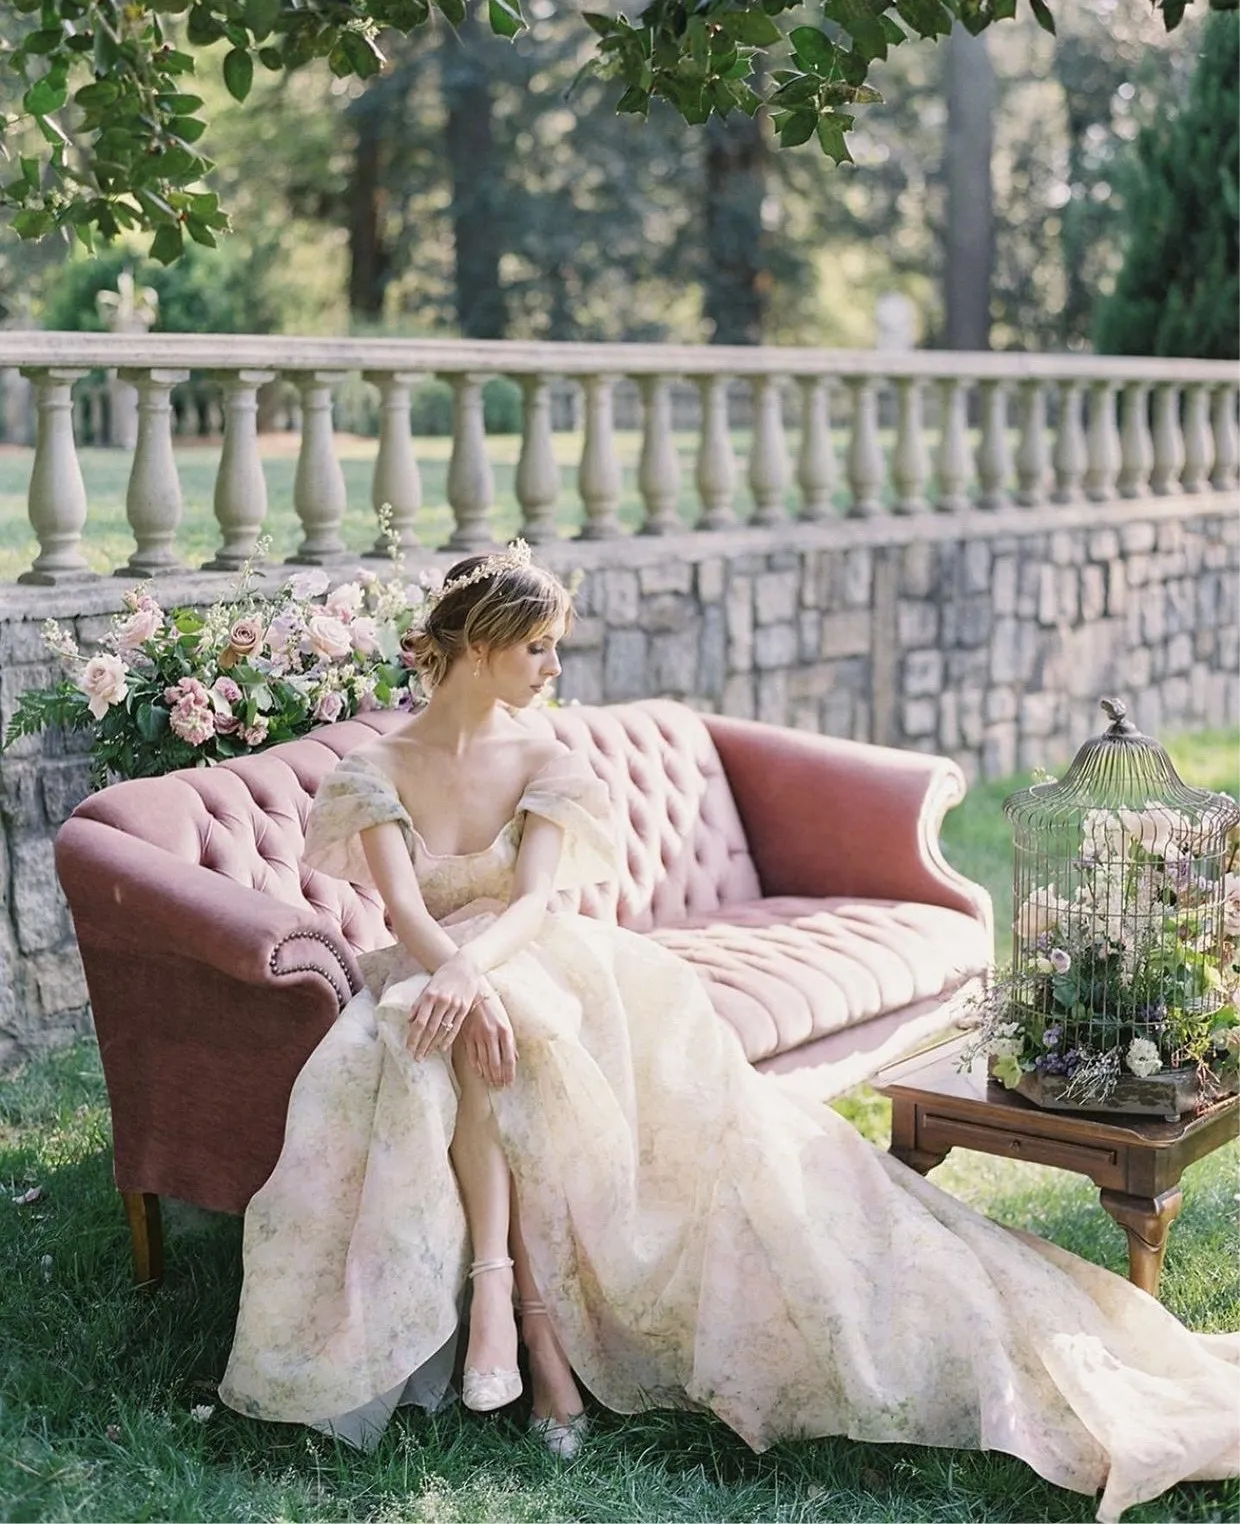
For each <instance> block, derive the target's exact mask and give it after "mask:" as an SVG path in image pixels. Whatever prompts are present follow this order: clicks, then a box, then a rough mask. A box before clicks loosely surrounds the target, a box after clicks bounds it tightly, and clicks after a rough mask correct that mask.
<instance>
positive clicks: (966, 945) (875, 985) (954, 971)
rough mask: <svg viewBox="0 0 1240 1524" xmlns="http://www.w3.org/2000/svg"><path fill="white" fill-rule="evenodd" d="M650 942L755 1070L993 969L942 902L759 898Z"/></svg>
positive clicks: (970, 928)
mask: <svg viewBox="0 0 1240 1524" xmlns="http://www.w3.org/2000/svg"><path fill="white" fill-rule="evenodd" d="M651 935H652V936H653V937H654V939H655V940H656V941H658V942H660V943H661V944H662V945H663V946H664V947H667V948H670V949H671V950H672V951H673V952H676V953H679V954H680V956H681V957H682V958H685V959H687V960H688V962H690V963H692V964H693V966H694V968H695V969H696V970H697V972H698V974H699V976H700V977H701V979H702V981H703V983H704V984H705V985H706V988H707V991H708V993H709V995H710V998H711V1001H712V1003H713V1004H714V1007H715V1009H716V1010H717V1011H718V1012H719V1014H720V1015H721V1016H722V1017H724V1019H725V1020H726V1021H728V1022H729V1023H730V1025H731V1026H732V1027H733V1028H734V1029H735V1030H736V1033H737V1036H738V1037H739V1038H740V1040H741V1045H742V1047H743V1048H744V1050H745V1056H746V1057H747V1058H748V1059H749V1060H750V1062H751V1063H753V1062H756V1061H758V1060H759V1059H764V1058H770V1057H771V1056H773V1055H774V1054H776V1053H783V1052H786V1051H787V1050H789V1049H791V1048H796V1047H799V1046H800V1045H801V1044H802V1043H806V1042H812V1041H813V1040H814V1039H816V1038H819V1037H823V1036H826V1035H828V1034H829V1033H832V1032H837V1031H841V1030H843V1029H844V1028H845V1027H849V1026H854V1025H856V1024H857V1023H859V1022H864V1021H869V1020H870V1019H872V1018H873V1017H875V1016H879V1015H881V1014H883V1013H884V1012H887V1011H896V1010H899V1009H900V1008H901V1007H903V1006H907V1005H911V1004H913V1002H915V1001H918V1000H924V999H927V998H932V997H934V996H938V995H943V994H948V993H950V992H951V991H953V990H955V989H956V988H958V987H959V985H961V984H962V983H964V981H965V980H966V979H969V978H971V977H973V976H974V975H976V974H980V973H983V972H985V971H986V970H987V969H988V968H989V966H990V958H991V949H990V937H989V934H988V932H987V930H986V928H985V927H984V926H983V925H982V924H981V923H980V922H979V921H977V920H975V919H973V918H972V917H971V916H967V915H963V914H962V913H961V912H960V911H958V910H947V909H944V908H943V907H942V906H939V905H917V904H897V903H894V902H891V901H886V900H862V899H820V900H815V899H795V898H781V899H755V900H753V901H750V902H749V903H747V904H739V905H737V904H733V905H728V906H726V907H723V908H721V909H720V910H718V911H715V912H711V913H708V914H705V915H697V916H688V917H685V918H684V919H683V920H681V921H680V922H678V923H677V924H675V925H672V926H661V927H659V928H658V929H657V930H655V931H653V932H652V933H651Z"/></svg>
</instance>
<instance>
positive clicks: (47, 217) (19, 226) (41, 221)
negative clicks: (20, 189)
mask: <svg viewBox="0 0 1240 1524" xmlns="http://www.w3.org/2000/svg"><path fill="white" fill-rule="evenodd" d="M55 226H56V214H55V213H54V212H49V211H46V210H44V209H43V208H41V207H28V208H27V209H26V210H25V211H21V212H18V213H17V215H16V216H15V217H14V218H13V231H14V232H15V233H16V234H17V236H18V237H19V238H42V237H43V236H44V234H45V233H50V232H51V231H52V229H53V228H54V227H55Z"/></svg>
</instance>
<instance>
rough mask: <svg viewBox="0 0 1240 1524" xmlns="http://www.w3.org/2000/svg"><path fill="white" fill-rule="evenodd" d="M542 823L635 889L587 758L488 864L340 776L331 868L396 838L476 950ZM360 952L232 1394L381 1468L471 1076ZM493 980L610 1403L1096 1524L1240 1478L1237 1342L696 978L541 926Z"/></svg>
mask: <svg viewBox="0 0 1240 1524" xmlns="http://www.w3.org/2000/svg"><path fill="white" fill-rule="evenodd" d="M528 815H538V816H544V817H546V818H547V819H550V820H553V821H555V822H556V823H557V824H558V825H560V826H562V827H563V830H564V842H565V844H564V851H563V856H562V860H561V866H560V872H559V880H558V887H561V888H569V887H572V886H574V885H583V884H586V883H592V882H599V881H600V880H601V879H603V878H604V877H605V876H607V875H609V874H610V873H611V872H612V871H613V869H612V863H613V861H614V856H613V854H614V852H615V837H614V834H613V826H612V820H611V816H610V813H609V806H608V799H607V793H606V790H605V788H604V786H603V784H602V783H601V782H600V781H599V780H598V779H597V778H596V777H595V776H594V775H593V773H591V772H589V770H588V769H587V768H586V767H585V765H584V764H583V763H581V762H579V761H578V760H577V759H575V758H571V757H566V758H560V759H557V760H555V761H553V762H552V763H550V764H549V765H548V766H547V767H546V768H544V769H543V770H542V771H541V772H540V773H539V774H538V775H537V776H536V777H535V778H534V779H533V781H532V782H531V783H530V784H529V786H528V788H527V789H526V792H525V794H524V796H523V797H522V799H521V801H520V805H519V807H518V811H517V814H516V816H515V817H514V818H513V819H512V820H511V821H510V822H509V823H508V824H507V825H506V826H505V827H504V829H503V830H502V831H501V832H500V834H499V836H498V837H497V838H496V839H495V841H494V842H493V843H492V844H491V845H490V846H489V847H487V848H486V849H485V850H484V851H481V852H474V853H470V854H467V855H464V856H451V857H445V856H439V855H437V854H435V853H432V852H430V851H428V850H427V848H426V846H425V844H424V843H423V842H422V841H421V839H420V838H419V836H418V835H417V833H416V831H415V830H414V829H413V826H412V824H411V822H410V820H409V817H408V815H407V814H406V812H405V810H404V808H403V807H402V805H401V803H400V800H399V798H398V797H397V795H396V792H395V791H394V789H393V788H392V785H391V784H390V782H389V781H388V780H387V778H386V777H385V776H384V775H383V773H382V772H380V771H379V770H378V769H377V768H376V767H375V766H374V765H373V764H371V763H369V762H367V761H366V760H365V759H364V758H363V757H346V758H345V760H344V761H342V762H341V763H340V764H339V766H338V767H337V768H336V770H335V772H334V773H333V774H332V775H331V776H330V777H329V778H328V779H327V780H326V781H325V782H324V784H323V786H322V787H321V789H320V791H319V795H318V798H317V801H316V803H315V806H314V809H313V811H312V814H311V819H310V823H309V827H308V830H307V838H306V859H307V861H308V862H309V863H310V864H311V865H313V866H315V867H318V868H320V869H322V870H323V871H325V872H327V873H331V874H334V875H337V876H339V877H343V878H348V879H350V880H352V881H354V882H367V881H368V873H367V870H366V865H365V859H364V856H363V854H362V851H361V845H360V842H359V840H358V832H360V831H362V830H364V829H365V828H366V827H368V826H372V825H375V824H377V823H379V822H381V821H397V822H399V824H400V825H401V827H402V829H403V831H404V834H405V837H406V839H407V841H408V844H409V850H410V852H411V854H412V859H413V863H414V866H415V870H416V872H417V876H418V880H419V883H420V885H421V888H422V893H423V895H424V897H425V900H426V903H427V906H428V908H429V909H430V911H431V913H432V914H433V915H435V916H436V917H437V918H438V919H440V920H443V921H446V922H448V923H449V925H450V927H451V929H452V933H453V935H454V936H455V937H457V938H458V939H461V940H464V939H467V938H468V937H469V936H470V935H471V934H473V933H475V932H476V931H477V930H478V929H480V928H481V927H482V926H483V925H485V924H486V923H487V921H488V920H489V918H491V917H492V916H493V915H494V914H495V913H496V912H497V911H498V910H499V909H501V908H502V907H503V905H504V904H505V903H506V902H507V899H508V895H509V893H510V891H511V887H512V880H513V868H514V864H515V861H516V856H517V849H518V846H519V843H520V839H521V830H522V824H523V822H524V820H525V818H526V817H527V816H528ZM363 961H364V964H365V965H366V974H367V987H366V988H365V989H364V990H363V991H362V992H361V993H360V994H358V995H357V996H356V997H355V998H354V999H353V1000H352V1001H351V1002H350V1003H349V1005H348V1007H347V1008H346V1009H345V1011H344V1012H343V1013H342V1015H341V1016H340V1018H339V1020H338V1021H337V1022H336V1024H335V1025H334V1027H333V1028H332V1029H331V1031H330V1032H329V1033H328V1034H327V1036H326V1037H325V1038H324V1039H323V1041H322V1042H321V1043H320V1045H319V1047H318V1048H317V1049H316V1050H315V1052H314V1053H313V1055H312V1056H311V1057H310V1059H309V1060H308V1061H307V1063H306V1065H305V1067H304V1069H303V1070H302V1072H301V1074H300V1076H299V1077H298V1079H297V1082H296V1084H295V1086H294V1089H293V1093H292V1097H291V1101H290V1105H289V1113H288V1121H287V1128H286V1135H285V1142H284V1149H283V1152H282V1154H281V1156H280V1160H279V1163H278V1164H277V1165H276V1168H275V1171H274V1173H273V1174H272V1176H271V1178H270V1180H269V1181H268V1182H267V1184H266V1185H265V1186H264V1187H263V1189H262V1190H261V1191H259V1193H258V1194H257V1195H256V1196H255V1197H254V1199H253V1201H252V1202H251V1204H250V1207H249V1210H248V1212H247V1215H246V1224H245V1284H244V1290H243V1293H242V1299H241V1307H240V1312H239V1317H238V1325H237V1334H236V1341H235V1344H234V1347H233V1351H232V1356H231V1359H230V1362H229V1366H228V1371H227V1374H226V1377H225V1380H224V1383H223V1385H222V1386H221V1388H220V1394H221V1396H222V1397H223V1399H224V1400H225V1401H226V1402H228V1403H230V1404H231V1405H232V1406H234V1407H236V1408H238V1409H240V1410H241V1411H242V1412H244V1413H248V1414H251V1415H253V1416H255V1417H259V1418H266V1419H280V1420H295V1421H301V1422H306V1423H311V1424H314V1425H316V1426H318V1427H321V1428H325V1429H327V1430H328V1431H329V1432H334V1433H337V1434H339V1435H341V1436H343V1437H346V1438H349V1439H352V1440H354V1441H355V1442H361V1443H372V1442H373V1441H374V1440H375V1439H376V1438H377V1437H378V1434H379V1432H380V1431H381V1430H382V1427H383V1425H384V1424H385V1423H386V1421H387V1418H388V1417H389V1415H390V1413H391V1411H392V1409H393V1408H394V1407H395V1406H396V1404H397V1402H400V1401H406V1402H407V1401H415V1402H420V1403H422V1404H423V1405H425V1406H427V1407H431V1408H433V1407H435V1406H437V1405H438V1404H439V1403H440V1402H441V1401H442V1400H444V1398H445V1395H446V1392H447V1387H448V1382H449V1379H450V1375H451V1369H452V1363H453V1355H454V1349H455V1341H456V1333H457V1326H458V1322H459V1319H460V1310H461V1306H462V1300H463V1290H464V1286H465V1273H466V1269H467V1267H468V1263H469V1259H470V1253H469V1245H468V1241H467V1234H466V1227H465V1219H464V1215H463V1213H462V1209H461V1204H460V1199H459V1195H458V1191H457V1186H456V1182H455V1177H454V1175H453V1172H452V1168H451V1165H450V1163H449V1159H448V1144H449V1141H450V1139H451V1137H452V1129H453V1122H454V1115H455V1089H454V1079H453V1075H452V1071H451V1067H450V1064H449V1062H448V1060H447V1059H446V1058H445V1057H444V1056H442V1055H439V1054H436V1055H434V1056H433V1057H431V1058H430V1059H428V1060H427V1061H425V1062H423V1063H415V1062H414V1061H413V1060H412V1059H411V1058H410V1057H409V1055H408V1054H407V1053H406V1051H405V1045H404V1039H405V1030H406V1023H407V1017H408V1012H409V1008H410V1005H411V1003H412V1001H413V1000H414V998H415V996H416V995H417V992H418V990H419V989H420V987H421V984H422V983H423V982H424V980H425V978H426V975H425V974H424V973H421V972H419V971H418V968H417V966H416V964H414V963H413V962H412V961H411V960H410V959H409V957H408V955H407V954H405V953H404V952H403V951H401V950H400V949H399V948H389V949H385V950H383V951H381V952H379V953H376V954H371V955H369V957H368V958H366V959H365V960H363ZM490 977H491V980H492V983H493V985H494V987H495V989H496V990H497V992H498V994H499V995H500V997H501V999H502V1000H503V1002H504V1005H505V1007H506V1009H507V1011H508V1014H509V1016H510V1018H511V1021H512V1025H513V1027H514V1029H515V1032H516V1037H517V1044H518V1048H519V1052H520V1058H519V1062H518V1065H517V1079H516V1082H515V1084H513V1085H512V1086H511V1087H510V1088H508V1089H506V1090H499V1091H496V1092H494V1107H495V1114H496V1117H497V1119H498V1125H499V1129H500V1133H501V1136H502V1139H503V1145H504V1149H505V1151H506V1154H507V1157H508V1159H509V1162H510V1164H511V1167H512V1170H513V1173H514V1176H515V1180H516V1185H517V1190H518V1193H519V1200H520V1205H521V1216H522V1223H523V1228H524V1232H525V1236H526V1239H527V1241H528V1246H529V1251H530V1255H531V1259H532V1262H533V1267H534V1271H535V1274H536V1277H537V1281H538V1285H539V1287H540V1288H541V1291H542V1294H543V1297H544V1299H545V1301H546V1303H547V1306H548V1308H549V1310H550V1312H551V1315H552V1317H553V1319H554V1324H555V1328H556V1331H557V1332H558V1333H559V1335H560V1338H561V1340H562V1342H563V1344H564V1347H565V1349H566V1351H567V1353H568V1355H569V1358H570V1359H571V1361H572V1364H573V1367H574V1369H575V1370H576V1371H577V1373H578V1374H579V1376H580V1378H581V1380H582V1381H583V1382H584V1384H585V1385H586V1386H587V1387H588V1388H589V1389H590V1391H591V1392H592V1393H593V1394H594V1396H595V1397H596V1398H598V1400H599V1401H600V1402H602V1403H604V1404H605V1405H606V1406H607V1407H609V1408H611V1409H613V1410H615V1411H618V1412H633V1411H636V1410H639V1409H642V1408H646V1407H650V1406H694V1407H702V1408H709V1409H711V1410H712V1411H713V1412H714V1413H716V1414H718V1416H719V1417H720V1418H721V1419H723V1421H724V1422H725V1423H727V1424H729V1425H730V1426H731V1427H732V1428H733V1429H735V1430H736V1431H737V1432H738V1433H739V1434H740V1435H741V1436H742V1437H743V1438H744V1439H745V1440H746V1441H748V1443H749V1444H751V1445H752V1446H754V1447H755V1448H762V1447H763V1446H765V1445H768V1444H770V1443H771V1441H773V1440H774V1439H776V1438H778V1437H780V1436H793V1435H802V1436H814V1435H828V1434H847V1435H851V1436H853V1437H855V1438H858V1439H865V1440H878V1441H895V1442H899V1443H904V1444H925V1445H950V1446H964V1447H970V1448H978V1447H980V1448H984V1449H995V1450H1003V1451H1008V1452H1010V1453H1011V1454H1014V1455H1018V1456H1020V1457H1022V1458H1023V1459H1024V1460H1026V1461H1027V1462H1028V1463H1029V1464H1030V1465H1031V1466H1033V1467H1034V1468H1035V1469H1036V1470H1037V1471H1039V1472H1040V1473H1041V1474H1042V1475H1043V1476H1044V1477H1046V1478H1048V1479H1049V1480H1050V1481H1052V1482H1054V1483H1057V1484H1059V1485H1061V1486H1063V1487H1069V1488H1074V1489H1076V1490H1078V1491H1081V1492H1089V1493H1092V1492H1095V1491H1097V1490H1098V1489H1105V1490H1104V1493H1103V1497H1102V1500H1101V1511H1100V1514H1099V1517H1100V1518H1103V1519H1111V1518H1114V1517H1116V1516H1117V1515H1118V1514H1119V1513H1120V1512H1121V1511H1122V1510H1123V1509H1124V1508H1126V1507H1128V1506H1129V1505H1130V1504H1133V1503H1136V1502H1138V1501H1141V1500H1144V1499H1148V1498H1152V1497H1155V1496H1157V1495H1158V1494H1159V1493H1161V1492H1163V1491H1164V1490H1165V1489H1166V1488H1167V1487H1169V1486H1171V1485H1172V1484H1173V1483H1175V1482H1178V1481H1181V1480H1184V1479H1190V1478H1192V1479H1204V1478H1220V1477H1224V1476H1229V1475H1232V1474H1234V1473H1235V1471H1236V1468H1237V1450H1238V1448H1240V1419H1238V1415H1237V1393H1238V1391H1240V1381H1238V1380H1237V1376H1238V1372H1237V1370H1236V1366H1237V1364H1238V1363H1240V1338H1238V1337H1237V1336H1233V1335H1214V1336H1211V1335H1205V1334H1196V1333H1191V1332H1189V1331H1187V1330H1186V1329H1185V1328H1184V1327H1183V1326H1182V1325H1181V1324H1180V1323H1179V1322H1177V1320H1176V1319H1175V1318H1174V1317H1172V1315H1171V1314H1170V1313H1168V1312H1166V1311H1165V1310H1164V1309H1163V1308H1162V1307H1161V1306H1160V1305H1159V1303H1158V1302H1157V1301H1155V1300H1154V1299H1153V1298H1152V1297H1150V1296H1148V1295H1147V1294H1146V1293H1145V1292H1143V1291H1140V1290H1138V1289H1137V1288H1136V1287H1134V1286H1132V1285H1130V1284H1129V1283H1128V1282H1127V1281H1125V1280H1123V1279H1121V1278H1120V1277H1119V1276H1116V1275H1113V1274H1111V1273H1110V1272H1109V1271H1106V1270H1102V1269H1099V1268H1098V1267H1096V1266H1094V1265H1091V1264H1088V1263H1086V1262H1085V1261H1084V1260H1081V1259H1078V1258H1076V1257H1075V1256H1073V1255H1071V1254H1068V1253H1066V1252H1065V1251H1063V1250H1061V1249H1058V1248H1056V1247H1055V1246H1054V1245H1053V1244H1049V1243H1044V1242H1042V1241H1040V1240H1038V1239H1034V1238H1031V1237H1029V1236H1027V1235H1024V1234H1020V1233H1015V1232H1012V1231H1010V1230H1008V1229H1005V1228H1002V1227H999V1226H997V1225H996V1224H995V1223H993V1222H990V1221H989V1220H988V1219H986V1218H984V1217H980V1216H978V1215H977V1214H976V1213H974V1212H972V1211H970V1210H969V1209H968V1208H966V1207H965V1206H963V1205H961V1203H960V1202H958V1201H956V1200H954V1199H953V1198H952V1197H951V1196H949V1195H946V1194H945V1193H944V1192H942V1191H940V1190H938V1189H937V1188H936V1187H935V1186H933V1185H932V1184H930V1183H929V1182H928V1181H925V1180H923V1179H922V1178H921V1177H920V1176H919V1175H917V1174H915V1173H914V1172H913V1171H912V1170H910V1169H907V1168H906V1167H905V1166H904V1165H902V1164H900V1163H899V1162H898V1161H896V1160H895V1159H893V1158H891V1156H890V1155H888V1154H886V1153H884V1152H882V1151H881V1150H879V1149H877V1148H875V1147H873V1146H872V1145H871V1144H869V1143H867V1142H866V1141H865V1140H864V1139H862V1138H861V1137H860V1136H859V1135H858V1133H857V1132H856V1131H855V1130H854V1129H853V1128H852V1127H851V1126H849V1124H848V1123H847V1122H845V1121H844V1120H843V1118H841V1117H840V1116H839V1115H838V1114H836V1113H835V1112H833V1111H831V1110H830V1109H828V1108H826V1107H820V1106H808V1105H801V1104H798V1103H797V1102H795V1101H792V1100H789V1099H787V1098H786V1097H785V1096H784V1095H783V1094H782V1093H781V1092H779V1091H778V1090H777V1089H776V1088H775V1087H774V1086H772V1085H771V1083H770V1082H769V1081H768V1080H764V1079H762V1078H761V1077H760V1076H759V1075H757V1074H756V1073H754V1071H753V1070H751V1069H750V1067H749V1065H748V1064H747V1063H746V1062H745V1059H744V1057H743V1055H742V1053H741V1050H740V1047H739V1045H738V1044H737V1043H736V1041H735V1039H734V1038H733V1036H732V1035H731V1033H730V1031H729V1029H728V1028H727V1027H726V1025H725V1024H724V1023H723V1022H722V1021H721V1020H720V1019H719V1018H718V1017H717V1016H716V1015H715V1014H714V1012H713V1010H712V1007H711V1005H710V1002H709V1000H708V998H707V996H706V994H705V992H704V990H703V989H702V987H701V985H700V984H699V983H698V981H697V978H696V975H695V974H694V973H693V970H692V969H691V968H690V967H689V966H688V965H687V964H685V963H683V962H682V961H681V960H680V959H678V958H677V957H675V956H674V955H673V954H671V953H669V952H667V951H666V950H664V949H662V948H660V947H658V946H657V945H656V944H655V943H653V942H652V941H650V940H649V939H648V938H645V937H641V936H638V935H635V934H632V933H629V932H626V931H622V930H619V929H618V928H617V927H615V926H614V925H610V924H606V923H604V922H601V921H597V920H590V919H587V918H585V917H582V916H579V915H575V914H567V913H549V914H548V915H547V918H546V921H545V924H544V927H543V929H542V931H541V933H540V934H539V936H538V937H537V938H536V939H535V940H534V941H533V942H532V943H531V944H529V945H528V946H527V947H526V948H525V949H524V950H522V951H521V952H519V953H517V954H516V955H515V956H514V957H512V958H511V959H510V960H509V961H507V962H506V963H504V964H502V965H501V966H500V967H498V968H496V969H495V970H494V971H493V973H492V974H491V976H490Z"/></svg>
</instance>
